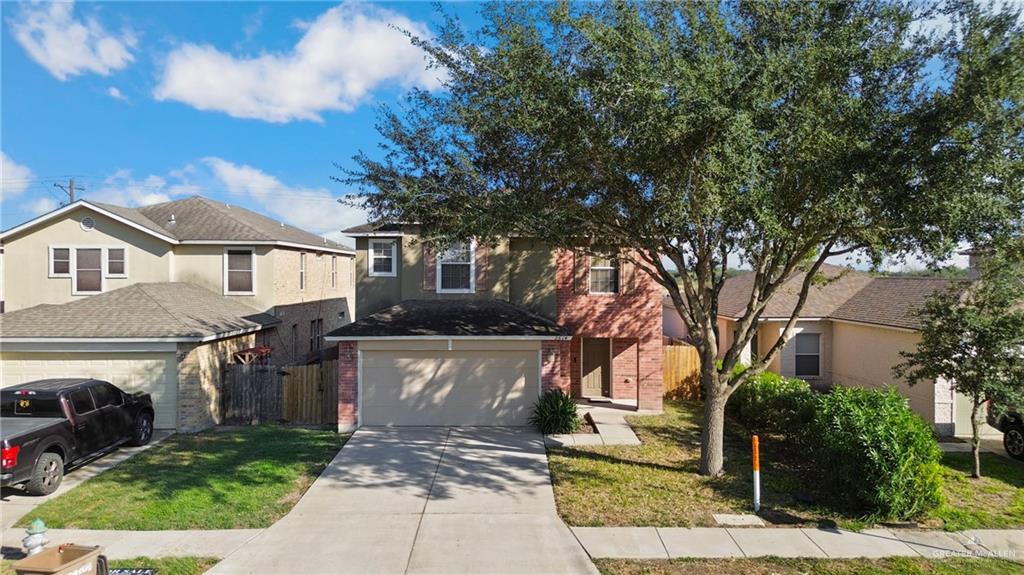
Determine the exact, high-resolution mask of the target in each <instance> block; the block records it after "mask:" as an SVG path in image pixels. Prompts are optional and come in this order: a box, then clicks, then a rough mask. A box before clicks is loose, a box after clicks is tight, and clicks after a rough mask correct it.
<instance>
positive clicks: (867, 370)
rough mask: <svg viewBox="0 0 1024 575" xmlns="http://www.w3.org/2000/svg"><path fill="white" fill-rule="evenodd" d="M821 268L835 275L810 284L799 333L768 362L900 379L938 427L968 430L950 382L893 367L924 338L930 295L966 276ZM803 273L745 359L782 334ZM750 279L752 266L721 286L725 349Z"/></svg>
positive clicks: (864, 381) (764, 319) (868, 379)
mask: <svg viewBox="0 0 1024 575" xmlns="http://www.w3.org/2000/svg"><path fill="white" fill-rule="evenodd" d="M822 273H823V274H824V275H825V276H828V277H830V278H832V281H830V282H828V283H825V284H824V285H815V286H812V287H811V291H810V293H809V295H808V298H807V302H806V304H805V306H804V309H803V312H802V313H801V319H800V320H799V321H798V322H797V324H796V327H795V330H794V335H793V337H792V338H791V339H790V341H789V342H788V343H787V344H786V346H785V347H784V348H783V349H782V352H781V353H780V354H779V355H777V356H776V358H775V359H774V360H773V361H772V363H771V364H770V365H768V369H769V370H770V371H773V372H775V373H778V374H780V375H783V376H786V377H797V378H800V379H804V380H806V381H808V382H809V383H811V385H812V386H815V387H820V388H827V387H829V386H833V385H846V386H861V387H879V388H880V387H885V386H895V387H896V388H898V389H899V390H900V392H901V393H902V394H903V395H904V396H906V397H907V399H908V402H909V404H910V407H911V408H912V409H913V410H914V411H916V412H917V413H918V414H920V415H921V416H922V417H923V418H924V419H925V420H926V421H928V422H929V423H930V424H932V426H933V427H934V429H935V431H936V433H937V434H939V435H942V436H950V435H962V434H969V433H970V407H969V401H968V400H967V399H966V398H965V397H963V396H962V395H960V394H957V393H955V392H954V391H953V390H952V389H951V386H950V385H949V384H948V383H947V382H944V381H932V382H927V383H920V384H918V385H915V386H910V385H908V384H907V382H906V381H904V380H902V379H900V378H897V377H896V376H895V375H893V367H895V366H896V365H897V364H898V363H900V362H901V361H902V357H901V356H900V352H901V351H913V350H914V349H916V347H917V344H918V342H919V341H920V339H921V335H920V331H919V330H920V327H921V321H920V318H919V317H918V315H917V312H918V310H920V309H921V307H922V306H923V305H924V303H925V301H926V300H927V299H928V298H929V297H930V296H931V295H933V294H935V293H936V292H938V291H940V290H945V289H948V288H949V287H951V285H952V284H953V283H965V280H948V279H941V278H924V277H886V276H876V275H872V274H868V273H864V272H860V271H855V270H852V269H848V268H843V267H838V266H829V265H826V266H824V267H823V268H822ZM803 277H804V276H803V274H799V275H797V276H795V277H793V278H792V279H790V280H789V281H788V282H787V283H786V284H785V285H784V286H782V287H781V288H780V291H779V292H778V293H777V295H776V296H775V297H774V298H773V299H772V300H771V301H770V302H769V304H768V306H767V308H766V309H765V311H764V313H763V314H762V316H761V318H760V321H759V323H758V330H757V336H756V337H755V338H754V341H752V342H751V343H750V345H748V346H747V348H746V349H745V350H744V352H743V355H742V356H741V360H742V361H744V362H748V363H749V362H750V360H751V357H752V354H757V353H765V352H767V350H768V349H769V347H770V346H771V345H773V344H774V343H775V341H776V340H777V339H778V337H779V335H780V334H781V333H782V330H783V328H784V326H785V323H786V320H788V318H789V316H790V313H791V312H792V310H793V307H794V305H795V303H796V300H797V296H798V294H799V290H800V286H801V284H802V282H803ZM752 281H753V275H752V273H744V274H740V275H738V276H735V277H732V278H730V279H728V280H726V282H725V285H724V286H723V288H722V292H721V295H720V301H719V317H718V327H719V336H720V350H719V351H720V355H721V354H724V353H725V350H726V349H728V347H729V346H731V345H732V342H733V340H734V337H735V323H736V321H737V320H738V319H739V318H740V317H741V316H742V315H743V312H744V309H745V307H746V304H747V301H748V298H749V297H750V290H751V286H752ZM987 431H988V432H991V433H995V431H994V430H987Z"/></svg>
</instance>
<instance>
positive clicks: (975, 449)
mask: <svg viewBox="0 0 1024 575" xmlns="http://www.w3.org/2000/svg"><path fill="white" fill-rule="evenodd" d="M982 405H983V404H982V403H979V402H978V400H977V399H975V400H974V401H972V402H971V454H972V455H974V471H973V472H972V473H971V477H973V478H975V479H981V406H982Z"/></svg>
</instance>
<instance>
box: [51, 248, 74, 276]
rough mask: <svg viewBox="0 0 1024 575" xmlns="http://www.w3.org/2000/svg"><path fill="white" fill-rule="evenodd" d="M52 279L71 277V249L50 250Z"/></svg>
mask: <svg viewBox="0 0 1024 575" xmlns="http://www.w3.org/2000/svg"><path fill="white" fill-rule="evenodd" d="M50 277H64V278H67V277H71V248H50Z"/></svg>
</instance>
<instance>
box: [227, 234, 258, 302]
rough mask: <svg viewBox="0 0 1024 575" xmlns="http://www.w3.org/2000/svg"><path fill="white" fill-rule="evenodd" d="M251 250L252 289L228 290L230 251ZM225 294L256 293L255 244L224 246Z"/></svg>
mask: <svg viewBox="0 0 1024 575" xmlns="http://www.w3.org/2000/svg"><path fill="white" fill-rule="evenodd" d="M244 250H249V253H250V254H251V256H252V291H229V290H228V252H229V251H232V252H234V251H244ZM224 295H256V248H255V247H253V246H225V247H224Z"/></svg>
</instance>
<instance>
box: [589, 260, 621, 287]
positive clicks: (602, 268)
mask: <svg viewBox="0 0 1024 575" xmlns="http://www.w3.org/2000/svg"><path fill="white" fill-rule="evenodd" d="M609 259H611V260H615V259H616V258H614V257H610V258H609ZM593 261H594V256H590V258H589V259H588V261H587V263H588V264H589V265H588V266H587V292H588V293H591V294H593V295H619V292H620V291H622V288H621V286H620V285H619V280H620V279H621V278H619V277H618V276H619V267H618V266H595V265H593V264H590V262H593ZM619 265H622V264H621V263H620V264H619ZM594 270H611V271H613V272H615V276H616V277H615V291H594V289H593V287H594V282H593V281H592V276H593V273H594Z"/></svg>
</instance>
